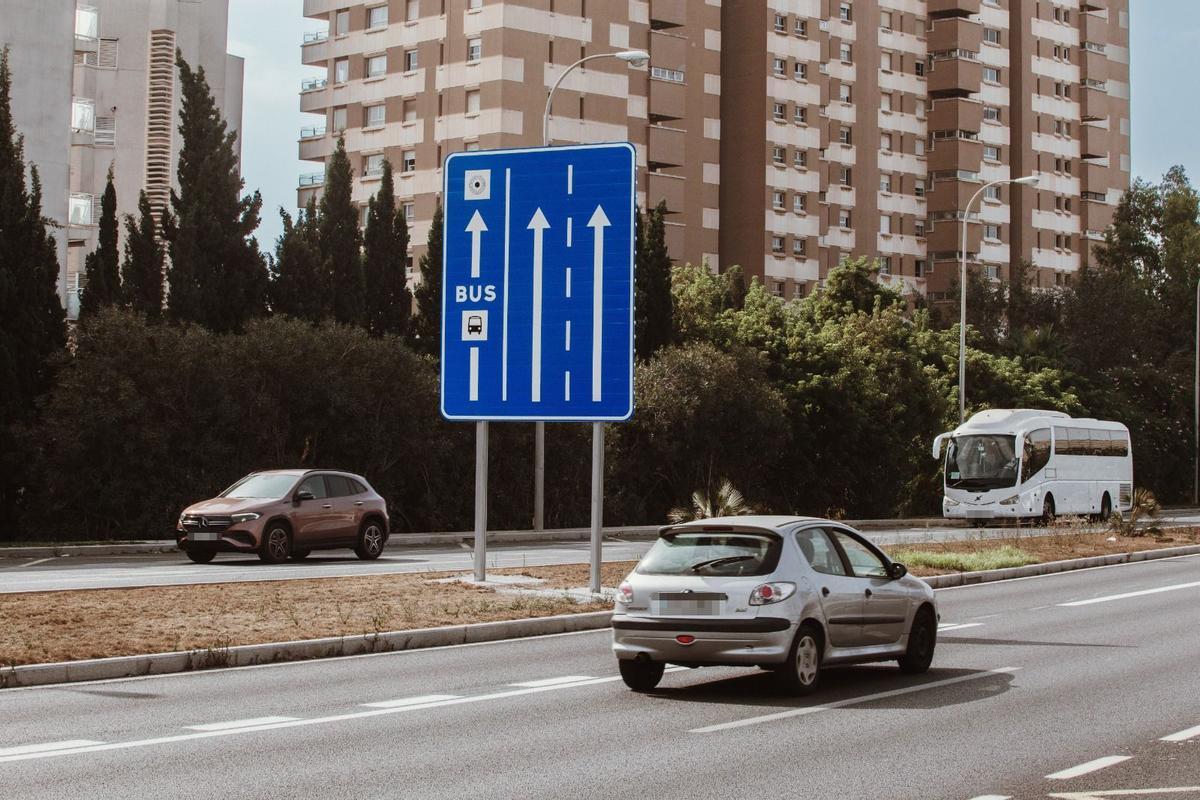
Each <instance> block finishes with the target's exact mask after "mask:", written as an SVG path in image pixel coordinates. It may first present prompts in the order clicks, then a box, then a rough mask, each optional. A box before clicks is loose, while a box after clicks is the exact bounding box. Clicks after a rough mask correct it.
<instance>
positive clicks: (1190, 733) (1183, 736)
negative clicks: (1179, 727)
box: [1159, 725, 1200, 742]
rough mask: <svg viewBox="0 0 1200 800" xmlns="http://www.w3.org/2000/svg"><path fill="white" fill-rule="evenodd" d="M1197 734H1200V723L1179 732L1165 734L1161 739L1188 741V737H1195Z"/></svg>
mask: <svg viewBox="0 0 1200 800" xmlns="http://www.w3.org/2000/svg"><path fill="white" fill-rule="evenodd" d="M1197 736H1200V725H1197V726H1196V727H1194V728H1188V729H1187V730H1185V731H1180V732H1179V733H1172V734H1171V735H1170V736H1164V737H1162V739H1160V740H1159V741H1162V742H1186V741H1187V740H1188V739H1195V738H1196V737H1197Z"/></svg>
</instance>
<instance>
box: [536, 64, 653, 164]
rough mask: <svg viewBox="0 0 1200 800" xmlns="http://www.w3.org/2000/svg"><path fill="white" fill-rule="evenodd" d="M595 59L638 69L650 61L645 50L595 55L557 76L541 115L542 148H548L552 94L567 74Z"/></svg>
mask: <svg viewBox="0 0 1200 800" xmlns="http://www.w3.org/2000/svg"><path fill="white" fill-rule="evenodd" d="M597 58H616V59H619V60H621V61H624V62H625V63H626V64H628V65H629V66H631V67H640V66H642V65H644V64H645V63H646V62H647V61H649V60H650V54H649V53H647V52H646V51H645V50H621V51H620V52H617V53H596V54H595V55H590V56H584V57H583V58H581V59H579V60H578V61H576V62H575V63H574V64H572V65H571V66H569V67H567V68H566V69H564V70H563V71H562V73H561V74H560V75H559V76H558V80H556V81H554V85H553V86H551V87H550V94H548V95H547V96H546V113H545V114H543V115H542V144H543V145H544V146H546V147H549V146H550V104H551V103H553V102H554V92H555V90H556V89H558V85H559V84H560V83H562V82H563V78H565V77H567V73H568V72H570V71H571V70H573V69H575V68H576V67H578V66H579V65H580V64H585V63H587V62H588V61H594V60H595V59H597Z"/></svg>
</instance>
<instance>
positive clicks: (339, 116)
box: [333, 106, 346, 132]
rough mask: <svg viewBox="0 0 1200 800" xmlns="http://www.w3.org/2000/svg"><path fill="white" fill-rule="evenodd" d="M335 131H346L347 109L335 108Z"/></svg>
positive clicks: (343, 107)
mask: <svg viewBox="0 0 1200 800" xmlns="http://www.w3.org/2000/svg"><path fill="white" fill-rule="evenodd" d="M333 129H334V131H337V132H341V131H344V130H346V107H345V106H342V107H341V108H335V109H334V110H333Z"/></svg>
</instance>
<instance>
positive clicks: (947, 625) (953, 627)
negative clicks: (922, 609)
mask: <svg viewBox="0 0 1200 800" xmlns="http://www.w3.org/2000/svg"><path fill="white" fill-rule="evenodd" d="M982 624H983V623H982V622H944V623H942V624H941V625H938V633H944V632H945V631H960V630H962V629H963V628H978V627H979V626H980V625H982Z"/></svg>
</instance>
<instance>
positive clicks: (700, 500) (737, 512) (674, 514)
mask: <svg viewBox="0 0 1200 800" xmlns="http://www.w3.org/2000/svg"><path fill="white" fill-rule="evenodd" d="M753 513H754V509H753V508H751V507H750V506H749V505H747V503H746V498H745V497H743V496H742V493H741V492H740V491H738V490H737V489H736V488H734V485H733V483H731V482H730V480H729V479H728V478H724V479H723V480H722V481H721V483H720V485H719V486H717V489H716V491H715V492H713V491H710V490H708V489H697V490H696V491H694V492H692V507H691V508H690V509H689V508H683V507H682V506H680V507H677V508H673V509H671V511H670V513H668V514H667V519H669V520H670V521H671V522H673V523H680V522H688V521H691V520H697V519H712V518H713V517H740V516H743V515H746V514H753Z"/></svg>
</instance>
